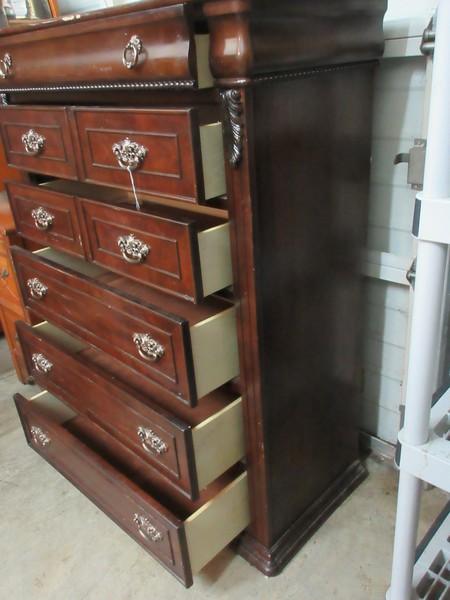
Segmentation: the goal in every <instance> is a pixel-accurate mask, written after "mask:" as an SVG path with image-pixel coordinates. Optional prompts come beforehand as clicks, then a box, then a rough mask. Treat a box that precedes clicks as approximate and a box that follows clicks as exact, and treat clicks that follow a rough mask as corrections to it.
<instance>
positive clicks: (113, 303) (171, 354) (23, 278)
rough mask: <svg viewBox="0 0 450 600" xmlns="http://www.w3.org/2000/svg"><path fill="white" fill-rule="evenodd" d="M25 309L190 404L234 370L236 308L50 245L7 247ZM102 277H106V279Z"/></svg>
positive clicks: (236, 370) (233, 374)
mask: <svg viewBox="0 0 450 600" xmlns="http://www.w3.org/2000/svg"><path fill="white" fill-rule="evenodd" d="M12 255H13V258H14V264H15V268H16V272H17V276H18V280H19V282H20V285H21V291H22V297H23V300H24V304H25V305H26V307H27V308H29V309H30V310H31V311H33V312H34V313H35V315H36V316H38V317H40V318H41V319H43V320H46V321H49V322H50V323H52V324H53V325H56V326H58V327H61V328H62V329H64V330H65V331H67V332H68V333H71V334H72V335H74V336H76V337H78V338H79V339H81V340H83V341H85V342H86V343H88V344H91V345H92V346H94V347H96V348H98V349H99V350H102V351H103V352H106V353H107V354H109V355H111V356H113V357H114V358H116V359H118V360H119V361H121V362H122V363H123V364H124V365H126V366H128V367H129V368H131V369H133V370H135V371H137V372H138V373H140V374H141V375H144V376H145V377H148V378H149V379H151V380H152V381H153V382H154V383H156V384H158V385H159V386H162V387H164V389H166V390H168V391H169V392H171V393H172V394H174V395H175V397H176V398H177V399H178V400H180V402H183V403H185V404H188V405H190V406H195V405H196V404H197V401H198V399H200V398H202V397H204V396H206V395H207V394H209V393H210V392H212V391H214V390H215V389H217V388H218V387H220V386H222V385H224V384H225V383H227V382H228V381H230V380H231V379H233V378H234V377H236V376H237V375H238V374H239V359H238V346H237V333H236V309H235V306H234V304H233V303H232V302H229V301H228V300H225V299H223V298H219V297H213V296H212V297H210V298H209V299H208V300H207V301H205V302H203V303H202V304H199V305H193V304H190V303H188V302H183V301H182V300H179V299H177V298H172V297H170V296H167V295H165V294H161V293H159V292H157V291H156V290H152V289H151V288H149V287H147V286H143V285H141V284H139V283H136V282H134V281H130V280H129V279H126V278H123V277H118V276H114V275H112V274H111V273H109V272H107V271H104V270H102V269H101V268H100V267H97V266H96V265H93V264H91V263H86V262H85V261H82V260H79V259H77V258H75V257H71V256H68V255H65V254H62V253H59V252H56V251H54V250H50V249H46V250H43V251H37V252H36V253H31V252H28V251H27V250H24V249H22V248H17V247H15V248H13V249H12ZM105 278H106V279H105Z"/></svg>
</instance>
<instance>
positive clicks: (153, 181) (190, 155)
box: [73, 108, 226, 203]
mask: <svg viewBox="0 0 450 600" xmlns="http://www.w3.org/2000/svg"><path fill="white" fill-rule="evenodd" d="M73 110H74V116H75V125H76V130H77V137H78V140H79V143H80V146H81V155H82V166H83V177H82V178H83V179H84V180H85V181H88V182H91V183H103V184H107V185H114V186H118V187H122V188H127V189H130V187H131V184H130V174H129V172H128V170H127V166H129V165H131V168H132V171H133V178H134V182H135V186H136V189H138V190H141V191H143V192H147V193H150V194H157V195H160V196H165V197H169V198H177V199H179V200H184V201H186V202H200V203H201V202H203V201H205V200H207V199H209V198H213V197H216V196H220V195H222V194H224V193H225V191H226V186H225V168H224V157H223V142H222V125H221V123H205V124H202V123H200V122H199V118H200V116H199V112H198V111H197V110H196V109H135V108H130V109H106V108H74V109H73Z"/></svg>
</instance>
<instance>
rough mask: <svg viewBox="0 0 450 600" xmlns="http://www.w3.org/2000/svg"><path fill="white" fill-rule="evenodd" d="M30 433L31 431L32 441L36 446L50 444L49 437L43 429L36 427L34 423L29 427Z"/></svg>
mask: <svg viewBox="0 0 450 600" xmlns="http://www.w3.org/2000/svg"><path fill="white" fill-rule="evenodd" d="M30 433H31V437H32V439H33V442H34V443H35V444H37V445H38V446H42V448H45V447H46V446H49V445H50V443H51V439H50V438H49V437H48V435H47V434H46V433H45V432H44V431H42V429H41V428H40V427H37V426H36V425H32V426H31V427H30Z"/></svg>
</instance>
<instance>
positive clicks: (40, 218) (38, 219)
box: [31, 206, 55, 231]
mask: <svg viewBox="0 0 450 600" xmlns="http://www.w3.org/2000/svg"><path fill="white" fill-rule="evenodd" d="M31 216H32V217H33V219H34V225H35V227H36V228H37V229H42V230H43V231H46V230H47V229H49V228H50V227H51V226H52V225H53V221H54V220H55V217H54V215H52V214H51V213H49V212H48V211H46V210H45V208H44V207H43V206H39V207H38V208H33V210H32V211H31Z"/></svg>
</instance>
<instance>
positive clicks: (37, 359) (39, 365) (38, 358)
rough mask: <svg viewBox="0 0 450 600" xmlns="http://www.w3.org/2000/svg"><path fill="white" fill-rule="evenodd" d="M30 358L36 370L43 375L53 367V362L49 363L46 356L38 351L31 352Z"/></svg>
mask: <svg viewBox="0 0 450 600" xmlns="http://www.w3.org/2000/svg"><path fill="white" fill-rule="evenodd" d="M31 360H32V361H33V365H34V368H35V369H36V371H40V372H41V373H44V375H46V374H47V373H50V371H51V370H52V369H53V363H51V362H50V361H49V360H48V358H45V356H44V355H43V354H41V353H40V352H36V353H35V354H33V355H32V356H31Z"/></svg>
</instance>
